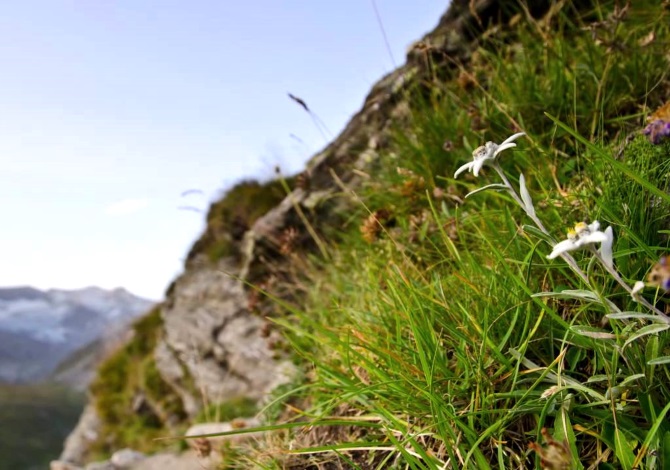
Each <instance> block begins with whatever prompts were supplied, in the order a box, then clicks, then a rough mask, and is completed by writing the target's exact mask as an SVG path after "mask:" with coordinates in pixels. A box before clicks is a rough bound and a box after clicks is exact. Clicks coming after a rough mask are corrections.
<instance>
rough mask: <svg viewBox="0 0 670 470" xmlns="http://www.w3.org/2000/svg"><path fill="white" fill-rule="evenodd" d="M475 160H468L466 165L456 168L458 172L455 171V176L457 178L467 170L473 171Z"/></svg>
mask: <svg viewBox="0 0 670 470" xmlns="http://www.w3.org/2000/svg"><path fill="white" fill-rule="evenodd" d="M474 163H475V162H468V163H466V164H465V165H462V166H461V167H460V168H459V169H458V170H456V173H454V178H457V177H458V175H460V174H461V173H463V172H464V171H465V170H469V171H472V165H474Z"/></svg>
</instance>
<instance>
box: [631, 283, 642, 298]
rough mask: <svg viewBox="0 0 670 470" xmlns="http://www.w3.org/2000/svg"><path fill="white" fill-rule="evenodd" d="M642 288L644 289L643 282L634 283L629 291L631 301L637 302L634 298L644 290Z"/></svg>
mask: <svg viewBox="0 0 670 470" xmlns="http://www.w3.org/2000/svg"><path fill="white" fill-rule="evenodd" d="M644 287H645V286H644V282H642V281H637V282H636V283H635V285H633V289H631V291H630V295H632V296H633V300H637V299H636V298H635V297H636V296H637V295H638V294H639V293H640V292H642V290H643V289H644Z"/></svg>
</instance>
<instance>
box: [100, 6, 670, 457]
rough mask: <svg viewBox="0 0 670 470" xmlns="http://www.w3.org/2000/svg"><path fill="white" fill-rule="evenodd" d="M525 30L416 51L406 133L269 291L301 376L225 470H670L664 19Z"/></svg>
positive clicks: (513, 25)
mask: <svg viewBox="0 0 670 470" xmlns="http://www.w3.org/2000/svg"><path fill="white" fill-rule="evenodd" d="M586 5H588V6H586ZM510 9H511V10H518V13H514V11H512V13H513V14H510V15H508V16H506V17H505V20H504V21H503V23H502V24H493V23H492V25H491V27H489V28H484V29H485V32H484V33H483V34H482V35H481V37H480V39H479V41H478V43H477V48H476V50H475V51H474V52H473V53H472V55H471V56H470V57H469V60H468V61H465V62H459V63H450V62H449V58H448V57H446V58H445V57H442V56H440V53H439V50H435V49H433V46H432V45H431V44H430V43H425V44H419V45H417V46H415V47H418V48H419V53H420V54H423V60H425V64H426V69H427V70H429V71H430V72H431V73H430V74H429V78H428V79H421V80H419V81H417V82H416V83H414V84H413V85H412V86H411V87H410V88H409V90H408V91H407V92H406V94H405V96H404V97H403V99H404V100H405V102H406V103H407V104H408V107H409V119H408V120H407V121H406V122H404V123H403V124H402V125H400V124H399V125H398V126H397V128H396V129H395V130H394V132H393V139H392V142H390V144H389V147H388V148H387V149H386V150H385V151H384V152H383V153H382V154H381V155H379V157H378V158H377V159H374V160H373V161H372V162H371V163H370V164H369V165H368V166H367V167H366V168H364V169H361V170H359V171H358V175H359V176H360V177H361V181H362V182H361V183H360V184H356V185H352V184H349V183H348V182H343V183H341V186H340V192H339V194H338V195H337V196H336V197H337V198H339V199H341V200H342V201H344V202H345V203H346V204H343V207H344V206H346V207H347V208H348V209H347V212H346V214H345V215H342V214H339V217H338V218H337V219H336V220H337V221H338V225H337V226H334V227H333V226H331V227H330V228H329V229H328V230H326V229H324V228H322V227H317V230H311V231H309V233H310V234H313V236H314V238H316V239H315V240H314V242H315V245H318V246H319V247H320V248H321V250H320V251H319V253H318V255H316V254H314V255H310V256H302V258H301V259H300V261H299V263H300V269H299V270H298V272H292V274H291V276H287V278H286V279H284V283H283V284H282V286H281V288H282V291H281V294H279V293H277V292H275V291H273V290H272V289H269V288H268V289H266V288H265V286H260V291H261V292H262V293H263V294H267V297H268V301H269V302H271V303H272V304H273V305H274V306H275V308H274V312H272V321H273V323H274V324H275V325H276V326H277V327H278V328H281V331H283V333H284V337H285V338H286V340H287V341H288V343H289V344H290V347H291V348H290V351H291V354H292V355H293V357H294V362H295V363H296V364H297V365H298V367H299V368H300V370H301V371H302V374H301V375H300V377H299V378H296V381H295V383H294V384H293V385H292V386H291V387H287V388H283V389H282V390H281V391H277V392H276V394H275V396H274V397H272V399H271V400H269V401H268V403H267V405H266V407H265V408H264V410H263V411H261V416H262V417H263V419H264V420H265V422H266V423H267V426H266V427H264V428H261V429H265V430H272V432H268V433H267V437H266V438H265V439H261V440H260V441H257V442H255V443H254V444H253V445H251V444H250V445H246V446H240V447H238V448H236V449H235V451H234V452H233V451H232V450H229V451H228V452H227V454H226V455H227V457H226V459H225V461H224V464H223V466H225V467H226V468H314V469H317V468H319V469H321V468H323V469H330V468H361V469H385V468H399V469H400V468H402V469H405V468H411V469H442V468H445V469H446V468H454V469H456V468H467V469H487V468H508V469H511V468H514V469H519V468H546V469H569V468H579V469H582V468H601V469H619V468H621V469H633V468H640V469H643V468H644V469H663V468H670V419H668V412H669V410H670V405H669V404H670V373H669V368H668V367H669V366H668V365H669V364H670V335H669V333H668V331H669V327H670V320H669V319H668V317H667V316H666V313H665V312H666V302H667V295H666V290H667V289H668V288H669V287H670V266H667V262H665V261H664V258H662V257H663V255H664V254H665V253H666V251H667V249H668V234H669V233H670V221H669V220H668V215H669V214H670V212H669V209H670V193H669V192H668V189H669V188H668V185H669V184H670V183H669V181H670V180H669V178H668V176H670V138H667V139H666V138H664V136H665V135H666V134H670V130H669V129H670V128H669V127H668V126H667V125H666V124H667V122H668V121H670V112H668V108H670V105H668V106H666V107H665V108H663V109H660V111H656V110H657V109H659V108H661V107H662V105H663V104H664V103H665V102H666V101H667V100H669V99H670V79H669V78H668V71H669V70H670V53H669V51H670V31H669V30H670V4H669V3H668V2H667V1H665V2H660V1H646V0H642V1H639V2H638V1H636V2H634V5H624V4H623V2H614V1H602V2H594V3H593V4H590V3H589V2H574V3H572V2H556V3H552V7H551V8H550V9H549V10H548V12H546V13H545V14H544V15H543V16H542V17H541V19H536V18H533V17H532V16H531V15H530V14H529V13H528V12H527V11H526V10H525V9H524V8H519V7H518V6H515V7H514V8H512V7H510ZM473 34H474V33H473ZM438 64H447V65H448V66H446V65H445V66H442V65H438ZM649 122H651V123H652V124H653V127H650V128H648V129H649V132H650V134H649V135H644V133H643V132H642V131H643V129H644V128H645V127H646V126H647V125H648V123H649ZM520 133H524V134H525V135H518V134H520ZM510 136H512V137H513V138H514V140H513V142H511V143H513V144H516V146H515V147H514V146H502V147H500V148H498V150H502V151H500V152H499V153H498V154H497V155H495V159H494V158H493V157H494V151H495V150H496V146H495V145H489V147H488V148H487V147H484V148H481V147H480V146H482V145H485V143H486V142H493V143H496V144H500V143H502V142H504V141H505V140H506V139H508V138H509V137H510ZM487 150H488V151H489V153H488V154H487V153H486V151H487ZM473 152H474V154H475V156H478V158H484V157H491V158H490V159H488V160H486V161H483V160H482V161H480V162H478V163H477V167H478V166H479V163H482V165H483V166H482V168H481V171H468V168H465V169H464V171H463V172H461V173H460V174H459V175H458V176H457V177H455V176H454V174H455V172H456V171H457V170H458V169H459V168H460V167H461V166H462V165H464V164H466V163H468V162H470V163H474V162H473ZM469 169H470V170H474V169H476V170H479V168H469ZM474 173H478V175H476V176H475V174H474ZM484 187H486V188H485V190H482V191H477V190H479V189H481V188H484ZM342 221H343V222H342ZM596 221H598V222H599V224H596ZM302 222H303V223H305V222H306V223H307V224H309V223H310V221H308V220H306V219H302ZM320 223H322V224H323V223H325V222H323V221H321V222H320ZM317 232H318V234H317ZM324 233H327V234H328V236H324V235H323V234H324ZM213 246H214V244H208V246H207V248H205V250H206V251H207V252H208V253H210V255H211V256H213V257H216V256H219V255H218V253H217V251H216V250H214V249H213V248H210V247H213ZM293 262H294V263H298V261H297V260H294V261H293ZM289 281H290V282H289ZM636 281H643V282H644V283H645V286H644V289H642V290H641V291H640V290H639V289H640V288H641V285H640V284H638V285H637V286H636V284H635V283H636ZM634 286H636V290H635V291H634V292H631V291H632V288H633V287H634ZM631 294H632V295H631ZM287 299H288V300H287ZM138 364H141V363H140V362H138ZM108 368H109V366H108ZM133 380H135V379H133ZM98 383H99V384H101V383H102V382H98ZM100 386H102V385H100ZM118 388H119V389H125V386H121V385H119V387H118ZM157 399H158V397H157ZM110 410H112V408H110ZM115 419H116V418H115ZM117 426H118V424H117ZM277 429H279V430H280V431H277ZM256 430H257V429H256ZM236 432H237V433H239V431H236ZM119 434H120V433H117V435H119ZM152 435H155V430H152Z"/></svg>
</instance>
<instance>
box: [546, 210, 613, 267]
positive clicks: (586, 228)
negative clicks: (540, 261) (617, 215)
mask: <svg viewBox="0 0 670 470" xmlns="http://www.w3.org/2000/svg"><path fill="white" fill-rule="evenodd" d="M599 229H600V222H598V221H597V220H595V221H593V222H592V223H590V224H588V225H587V224H585V223H584V222H579V223H578V224H577V225H575V228H574V229H573V230H569V231H568V238H567V239H566V240H563V241H561V242H558V243H557V244H556V245H555V246H554V249H553V250H552V252H551V254H549V256H547V258H549V259H554V258H556V257H557V256H559V255H561V254H563V253H566V252H568V251H573V250H577V249H579V248H583V247H585V246H587V245H592V244H594V243H600V255H601V256H602V258H603V261H604V262H605V264H607V266H609V267H612V264H613V261H612V242H613V241H614V233H613V231H612V227H607V229H605V231H604V232H601V231H600V230H599Z"/></svg>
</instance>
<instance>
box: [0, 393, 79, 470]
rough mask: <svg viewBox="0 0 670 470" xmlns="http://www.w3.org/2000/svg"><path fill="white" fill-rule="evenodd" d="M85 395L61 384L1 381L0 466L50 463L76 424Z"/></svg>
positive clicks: (25, 468)
mask: <svg viewBox="0 0 670 470" xmlns="http://www.w3.org/2000/svg"><path fill="white" fill-rule="evenodd" d="M84 401H85V397H84V395H83V394H81V393H75V392H72V391H70V390H67V389H66V388H64V387H62V386H59V385H49V384H38V385H0V455H1V456H2V458H1V459H0V469H2V470H33V469H35V470H36V469H43V468H47V467H48V466H49V462H50V461H51V460H56V459H57V458H58V456H59V455H60V453H61V452H62V450H63V443H64V442H65V438H66V437H67V436H68V434H69V433H70V431H71V430H72V429H73V428H74V426H75V425H76V424H77V420H78V419H79V415H80V414H81V411H82V409H83V407H84Z"/></svg>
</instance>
